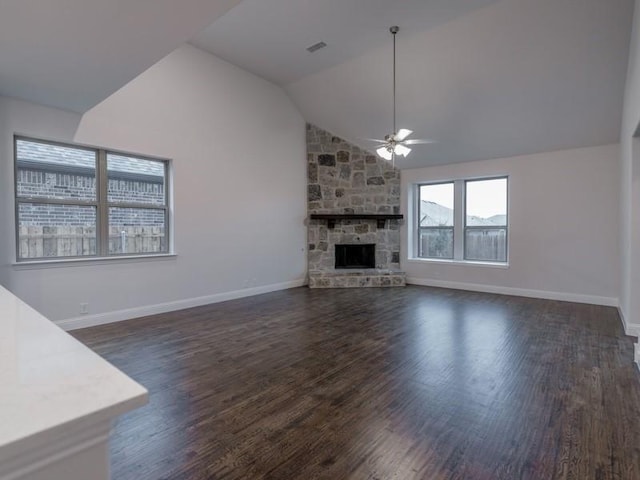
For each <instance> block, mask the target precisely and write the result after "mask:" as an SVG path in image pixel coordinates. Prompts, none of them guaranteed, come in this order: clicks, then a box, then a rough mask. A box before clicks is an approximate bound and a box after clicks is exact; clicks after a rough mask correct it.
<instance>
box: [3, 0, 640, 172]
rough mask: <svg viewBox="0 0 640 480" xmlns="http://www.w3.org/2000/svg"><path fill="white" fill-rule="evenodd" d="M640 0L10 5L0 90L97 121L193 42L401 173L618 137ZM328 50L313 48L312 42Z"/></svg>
mask: <svg viewBox="0 0 640 480" xmlns="http://www.w3.org/2000/svg"><path fill="white" fill-rule="evenodd" d="M633 4H634V0H606V1H604V0H393V1H390V0H305V1H300V0H217V1H211V0H182V1H181V2H179V4H178V3H176V2H175V1H172V0H110V1H104V0H56V1H53V0H0V95H6V96H11V97H18V98H24V99H27V100H31V101H34V102H37V103H42V104H46V105H52V106H56V107H60V108H65V109H68V110H74V111H79V112H83V111H86V110H87V109H89V108H90V107H92V106H93V105H95V104H97V103H98V102H100V101H102V100H103V99H104V98H106V97H107V96H108V95H110V94H111V93H113V92H114V91H115V90H117V89H119V88H120V87H122V86H123V85H125V84H126V83H127V82H128V81H130V80H131V79H133V78H134V77H135V76H137V75H138V74H140V73H142V72H143V71H144V70H146V69H147V68H148V67H150V66H151V65H152V64H154V63H155V62H156V61H158V60H159V59H161V58H162V57H164V56H165V55H167V54H168V53H170V52H171V51H172V50H173V49H175V48H177V47H178V46H179V45H181V44H182V43H184V42H185V41H187V40H190V41H191V42H192V43H193V44H194V45H196V46H198V47H200V48H203V49H205V50H208V51H210V52H211V53H213V54H215V55H217V56H219V57H222V58H224V59H226V60H228V61H229V62H231V63H234V64H236V65H238V66H240V67H242V68H245V69H246V70H249V71H251V72H254V73H255V74H257V75H260V76H263V77H265V78H267V79H270V80H272V81H274V82H276V83H278V84H280V85H281V86H283V88H285V89H286V91H287V92H288V93H289V95H290V96H291V97H292V99H293V100H294V101H295V102H296V104H297V105H298V107H299V108H300V110H301V111H302V113H303V114H304V116H305V118H306V119H307V121H309V122H311V123H314V124H316V125H318V126H320V127H322V128H324V129H326V130H329V131H331V132H333V133H335V134H336V135H339V136H341V137H343V138H345V139H347V140H350V141H352V142H354V143H356V144H359V145H361V146H363V147H365V148H369V149H371V148H373V147H374V144H373V143H371V142H368V141H367V140H366V138H371V137H373V138H380V137H383V136H384V135H385V134H387V133H391V132H390V131H391V128H392V125H391V122H392V117H391V78H392V77H391V58H392V57H391V54H392V49H391V45H392V41H391V35H390V34H389V30H388V29H389V27H390V26H391V25H399V26H400V29H401V30H400V33H399V34H398V39H397V40H398V126H399V127H405V128H410V129H412V130H414V131H415V134H414V137H422V138H430V139H433V140H436V141H437V143H435V144H431V145H424V146H416V147H414V151H413V152H412V154H411V155H410V156H409V157H408V158H407V159H401V160H399V166H400V167H401V168H408V167H415V166H423V165H435V164H442V163H450V162H462V161H468V160H479V159H486V158H496V157H505V156H514V155H523V154H529V153H536V152H542V151H551V150H558V149H563V148H572V147H583V146H591V145H602V144H607V143H615V142H617V141H618V136H619V132H620V122H621V114H622V100H623V90H624V84H625V77H626V67H627V59H628V51H629V40H630V31H631V21H632V18H631V17H632V13H633ZM320 41H324V42H325V43H326V44H327V46H326V47H325V48H323V49H321V50H319V51H317V52H315V53H309V52H307V51H306V48H307V47H309V46H310V45H312V44H315V43H317V42H320Z"/></svg>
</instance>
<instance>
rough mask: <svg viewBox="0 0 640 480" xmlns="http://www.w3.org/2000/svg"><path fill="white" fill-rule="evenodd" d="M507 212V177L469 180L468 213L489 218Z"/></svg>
mask: <svg viewBox="0 0 640 480" xmlns="http://www.w3.org/2000/svg"><path fill="white" fill-rule="evenodd" d="M506 214H507V179H506V178H496V179H493V180H477V181H471V182H467V215H469V216H474V217H480V218H489V217H493V216H494V215H506Z"/></svg>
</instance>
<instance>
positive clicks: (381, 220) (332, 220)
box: [310, 213, 404, 229]
mask: <svg viewBox="0 0 640 480" xmlns="http://www.w3.org/2000/svg"><path fill="white" fill-rule="evenodd" d="M310 218H311V220H326V221H327V228H330V229H333V228H334V227H335V226H336V222H337V221H339V220H375V221H376V222H378V228H385V224H386V222H387V220H402V219H403V218H404V215H398V214H366V213H312V214H311V215H310Z"/></svg>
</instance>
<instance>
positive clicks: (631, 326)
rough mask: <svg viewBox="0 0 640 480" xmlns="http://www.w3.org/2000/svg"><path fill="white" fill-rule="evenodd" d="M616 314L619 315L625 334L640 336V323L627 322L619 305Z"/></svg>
mask: <svg viewBox="0 0 640 480" xmlns="http://www.w3.org/2000/svg"><path fill="white" fill-rule="evenodd" d="M618 315H620V320H622V326H623V327H624V333H625V335H629V336H631V337H640V325H637V324H635V323H628V322H627V318H626V316H625V314H624V311H623V310H622V307H620V306H618Z"/></svg>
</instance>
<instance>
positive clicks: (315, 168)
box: [307, 125, 405, 288]
mask: <svg viewBox="0 0 640 480" xmlns="http://www.w3.org/2000/svg"><path fill="white" fill-rule="evenodd" d="M307 153H308V162H309V163H308V212H309V215H310V216H311V215H313V214H325V215H326V214H331V215H336V216H337V218H336V219H335V220H333V221H332V220H327V219H312V218H309V220H308V239H309V255H308V263H309V286H310V287H311V288H334V287H335V288H338V287H368V286H370V287H381V286H404V285H405V274H404V273H403V272H401V271H400V222H401V220H398V219H397V218H392V217H394V216H395V217H397V216H398V214H399V213H400V171H399V170H398V169H395V168H394V167H393V166H392V165H391V163H389V162H387V161H385V160H383V159H380V158H379V157H377V156H376V155H373V154H371V153H369V152H366V151H364V150H362V149H360V148H359V147H357V146H355V145H351V144H349V143H348V142H345V141H344V140H342V139H340V138H338V137H336V136H333V135H332V134H330V133H328V132H326V131H324V130H322V129H320V128H318V127H315V126H314V125H307ZM341 215H344V216H345V217H341ZM359 215H362V216H363V217H365V218H354V217H357V216H359ZM382 215H386V216H388V217H390V219H386V220H382V221H381V220H380V219H377V220H376V219H375V218H373V217H379V216H382ZM315 216H318V215H315ZM367 216H368V217H369V218H368V217H367ZM367 251H368V252H369V254H368V255H366V257H367V258H366V259H364V260H366V262H365V261H363V259H360V260H356V261H353V258H351V259H350V261H346V260H349V259H348V258H346V255H347V254H348V253H351V254H354V253H365V252H367ZM339 260H340V261H342V260H345V262H346V263H350V266H348V267H344V266H340V262H339Z"/></svg>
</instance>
